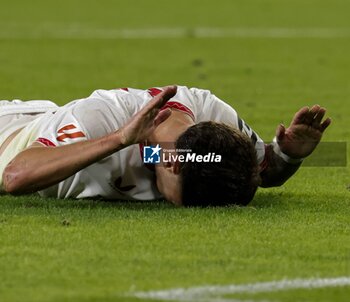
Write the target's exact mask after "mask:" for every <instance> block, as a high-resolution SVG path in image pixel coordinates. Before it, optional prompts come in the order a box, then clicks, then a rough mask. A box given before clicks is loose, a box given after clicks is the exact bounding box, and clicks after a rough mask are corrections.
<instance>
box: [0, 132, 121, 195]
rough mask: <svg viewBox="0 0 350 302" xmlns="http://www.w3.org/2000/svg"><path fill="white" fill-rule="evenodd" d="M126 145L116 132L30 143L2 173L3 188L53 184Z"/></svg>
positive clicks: (28, 189)
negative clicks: (71, 140) (83, 138)
mask: <svg viewBox="0 0 350 302" xmlns="http://www.w3.org/2000/svg"><path fill="white" fill-rule="evenodd" d="M123 147H125V146H124V145H123V144H122V142H121V138H120V134H119V132H115V133H113V134H110V135H107V136H105V137H102V138H99V139H95V140H88V141H83V142H78V143H75V144H70V145H66V146H60V147H53V148H51V147H41V146H39V147H32V148H28V149H26V150H24V151H22V152H21V153H19V154H18V155H17V156H16V157H15V158H14V159H13V160H12V161H11V162H10V163H9V165H8V166H7V167H6V169H5V171H4V174H3V182H4V189H5V191H7V192H9V193H12V194H25V193H30V192H36V191H39V190H41V189H44V188H47V187H49V186H51V185H53V184H56V183H58V182H60V181H62V180H64V179H66V178H68V177H70V176H71V175H73V174H75V173H77V172H78V171H80V170H82V169H84V168H86V167H87V166H89V165H91V164H93V163H95V162H97V161H99V160H101V159H103V158H105V157H107V156H109V155H111V154H113V153H114V152H117V151H119V150H121V149H122V148H123Z"/></svg>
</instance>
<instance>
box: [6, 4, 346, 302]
mask: <svg viewBox="0 0 350 302" xmlns="http://www.w3.org/2000/svg"><path fill="white" fill-rule="evenodd" d="M349 10H350V4H349V2H348V1H345V0H332V1H331V0H320V1H316V0H306V1H305V0H266V1H263V0H249V1H238V0H237V1H236V0H235V1H231V0H217V1H209V0H190V1H189V0H187V1H186V0H177V1H170V0H163V1H161V0H158V1H156V0H138V1H137V0H130V1H119V0H116V1H112V0H109V1H108V0H101V1H90V0H86V1H82V0H81V1H79V0H72V1H68V0H62V1H43V0H33V1H21V0H12V1H8V2H6V3H2V5H1V9H0V97H1V99H15V98H19V99H51V100H53V101H55V102H57V103H60V104H64V103H66V102H68V101H70V100H72V99H75V98H80V97H84V96H87V95H89V94H90V93H91V92H92V91H93V90H94V89H97V88H106V89H112V88H117V87H137V88H147V87H152V86H162V85H167V84H173V83H176V84H183V85H188V86H195V87H201V88H207V89H211V90H212V91H213V92H214V93H215V94H216V95H218V96H219V97H220V98H222V99H224V100H226V101H227V102H229V103H230V104H231V105H232V106H234V108H236V109H237V111H238V112H239V113H240V115H241V116H242V117H243V118H244V119H245V120H246V121H247V122H248V123H249V124H250V125H251V126H252V127H253V128H254V129H255V130H256V131H257V132H258V133H259V134H260V136H261V137H262V138H263V139H265V140H266V141H269V140H271V138H272V137H273V136H274V131H275V128H276V126H277V125H278V123H280V122H284V123H286V124H288V122H289V121H290V119H291V117H292V115H293V114H294V112H295V111H296V110H297V109H299V107H301V106H304V105H312V104H314V103H319V104H321V105H323V106H325V107H326V108H327V109H328V115H329V116H331V117H332V119H333V124H332V125H331V127H330V128H329V130H328V131H327V134H326V135H325V137H324V141H330V142H338V141H343V142H348V141H349V138H350V127H349V121H350V120H349V115H350V106H349V104H350V56H349V54H350V19H349V18H348V12H349ZM347 156H348V160H349V154H347ZM349 188H350V169H349V167H348V166H346V167H345V166H344V167H333V168H331V167H303V168H301V169H300V170H299V171H298V173H297V174H296V175H295V176H294V177H293V178H292V179H290V180H289V181H288V182H287V183H286V184H285V185H284V186H283V187H280V188H273V189H261V190H259V191H258V193H257V195H256V198H255V200H254V201H253V202H252V203H251V204H250V205H249V206H248V207H246V208H235V207H233V208H214V209H181V208H174V207H173V206H171V205H169V204H167V203H165V202H163V201H160V202H147V203H131V202H130V203H128V202H116V203H107V202H103V201H93V200H88V201H74V200H54V199H40V198H38V197H36V196H23V197H10V196H0V301H2V302H15V301H28V302H30V301H35V302H41V301H42V302H44V301H45V302H46V301H49V302H59V301H77V302H92V301H101V302H102V301H126V302H128V301H130V302H132V301H142V300H144V301H155V300H152V299H146V298H143V299H142V298H141V299H140V298H137V297H136V296H135V293H138V292H147V291H156V290H168V289H174V288H192V287H196V286H207V285H223V286H224V285H231V284H234V285H240V284H241V285H246V284H251V283H254V284H255V283H260V282H269V281H271V282H273V281H281V280H294V279H300V278H301V279H312V278H320V279H322V278H339V277H350V191H349ZM349 297H350V286H349V285H347V286H338V287H327V286H324V287H322V286H321V287H319V288H294V289H284V290H279V291H272V290H266V291H260V292H253V291H246V292H238V293H237V292H236V293H232V292H231V293H226V294H220V295H219V296H204V297H202V298H198V300H196V298H193V299H192V300H191V301H200V299H203V300H205V299H206V300H205V301H214V300H215V299H221V300H220V301H274V302H276V301H280V302H286V301H290V302H292V301H314V302H316V301H349ZM175 300H176V299H175ZM176 301H184V299H182V300H181V299H177V300H176ZM215 301H218V300H215Z"/></svg>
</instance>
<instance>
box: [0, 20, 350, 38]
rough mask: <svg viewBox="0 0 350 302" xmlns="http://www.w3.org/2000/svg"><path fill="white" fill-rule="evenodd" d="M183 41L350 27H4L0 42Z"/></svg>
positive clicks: (330, 32) (328, 33)
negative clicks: (27, 40)
mask: <svg viewBox="0 0 350 302" xmlns="http://www.w3.org/2000/svg"><path fill="white" fill-rule="evenodd" d="M182 38H198V39H204V38H272V39H274V38H276V39H283V38H287V39H294V38H318V39H333V38H337V39H339V38H342V39H344V38H345V39H347V38H350V28H284V27H273V28H268V27H267V28H250V27H229V28H224V27H217V28H216V27H193V28H185V27H174V28H171V27H158V28H121V29H113V28H89V27H88V26H84V25H82V24H70V25H66V26H65V25H62V24H52V23H49V24H42V26H41V27H40V28H31V30H30V31H28V30H27V28H25V27H24V28H23V29H21V28H18V27H12V26H11V25H10V26H8V27H6V28H5V27H3V28H1V29H0V39H15V40H16V39H29V40H31V39H58V40H59V39H77V40H86V39H106V40H118V39H182Z"/></svg>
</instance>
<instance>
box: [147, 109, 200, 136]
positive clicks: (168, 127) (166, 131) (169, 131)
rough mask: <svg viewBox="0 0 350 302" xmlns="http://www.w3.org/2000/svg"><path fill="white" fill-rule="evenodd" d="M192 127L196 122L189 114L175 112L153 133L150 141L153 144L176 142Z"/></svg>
mask: <svg viewBox="0 0 350 302" xmlns="http://www.w3.org/2000/svg"><path fill="white" fill-rule="evenodd" d="M192 125H194V122H193V120H192V118H191V117H190V116H189V115H188V114H186V113H183V112H180V111H177V110H173V111H172V113H171V116H170V117H169V118H168V119H167V120H166V121H164V122H163V123H162V124H160V125H159V126H158V127H157V129H156V130H155V131H154V132H153V133H152V135H151V136H150V137H149V141H151V142H152V143H164V142H175V141H176V140H177V139H178V137H179V136H180V135H181V134H182V133H183V132H185V131H186V130H187V129H188V128H189V127H191V126H192Z"/></svg>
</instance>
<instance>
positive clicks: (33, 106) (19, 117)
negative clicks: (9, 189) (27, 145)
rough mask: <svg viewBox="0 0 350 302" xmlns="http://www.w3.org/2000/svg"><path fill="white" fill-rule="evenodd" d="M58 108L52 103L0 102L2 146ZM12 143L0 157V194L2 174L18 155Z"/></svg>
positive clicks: (0, 138)
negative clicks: (43, 115)
mask: <svg viewBox="0 0 350 302" xmlns="http://www.w3.org/2000/svg"><path fill="white" fill-rule="evenodd" d="M53 108H57V105H56V104H54V103H52V102H50V101H29V102H22V101H18V100H16V101H12V102H9V101H0V146H1V145H2V144H3V143H4V142H5V141H6V139H7V138H8V137H9V136H10V135H11V134H12V133H14V132H15V131H17V130H19V129H21V128H24V127H25V126H27V125H28V124H29V123H30V122H32V121H33V120H35V119H37V118H38V117H39V116H41V115H42V114H43V113H45V112H46V111H47V110H50V109H53ZM13 147H16V146H14V144H13V143H12V142H11V143H10V144H9V145H8V146H7V147H6V149H5V150H3V152H2V154H1V155H0V192H1V191H2V174H3V172H4V169H5V168H6V166H7V165H8V163H9V162H10V161H11V160H12V159H13V158H14V157H15V156H16V155H17V153H18V152H14V150H12V149H13Z"/></svg>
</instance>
